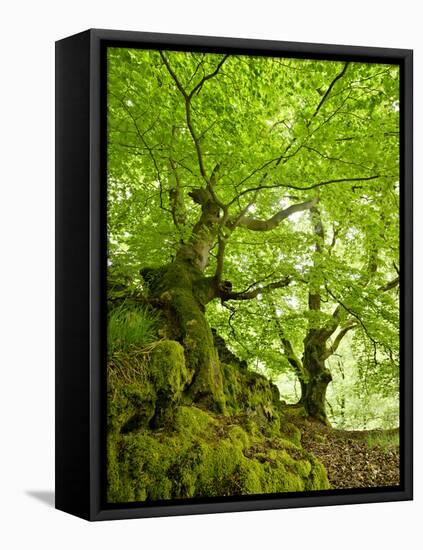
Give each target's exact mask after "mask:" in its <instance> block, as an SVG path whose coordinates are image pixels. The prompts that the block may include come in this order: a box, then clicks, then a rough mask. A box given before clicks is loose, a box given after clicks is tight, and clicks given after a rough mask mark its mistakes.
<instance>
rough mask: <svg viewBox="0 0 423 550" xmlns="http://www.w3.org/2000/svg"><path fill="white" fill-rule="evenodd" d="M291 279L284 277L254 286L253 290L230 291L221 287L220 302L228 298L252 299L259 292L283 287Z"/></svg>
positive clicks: (262, 292)
mask: <svg viewBox="0 0 423 550" xmlns="http://www.w3.org/2000/svg"><path fill="white" fill-rule="evenodd" d="M291 281H292V279H291V278H290V277H284V278H283V279H281V280H280V281H276V282H274V283H269V284H268V285H266V286H263V287H258V288H255V289H254V290H250V291H243V292H232V291H226V290H223V289H222V290H220V294H219V296H220V298H221V299H222V302H226V301H228V300H252V299H254V298H256V297H257V296H258V295H259V294H264V293H267V292H270V291H272V290H275V289H277V288H284V287H286V286H288V285H289V283H290V282H291Z"/></svg>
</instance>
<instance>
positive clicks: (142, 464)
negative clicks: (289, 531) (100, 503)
mask: <svg viewBox="0 0 423 550" xmlns="http://www.w3.org/2000/svg"><path fill="white" fill-rule="evenodd" d="M109 465H110V466H109V486H108V498H109V500H110V501H112V502H123V501H129V502H130V501H145V500H166V499H171V498H172V499H177V498H190V497H210V496H211V497H213V496H216V497H219V496H233V495H251V494H262V493H283V492H295V491H304V490H315V489H326V488H328V487H329V483H328V480H327V476H326V472H325V470H324V468H323V466H322V465H321V464H320V463H319V462H318V461H317V460H316V459H315V458H314V457H313V456H311V455H309V454H308V453H306V452H305V451H304V450H303V449H302V448H301V447H300V446H299V445H298V444H297V443H296V442H295V441H293V440H289V439H284V437H282V436H279V437H274V438H270V439H269V438H267V437H265V436H263V435H260V434H258V433H253V434H252V433H248V432H247V431H246V430H245V429H244V428H243V427H242V425H241V422H240V419H238V418H237V417H236V416H231V417H228V416H216V415H213V414H211V413H209V412H206V411H204V410H201V409H199V408H197V407H195V406H179V407H178V408H177V410H176V412H175V422H174V429H173V430H171V431H170V430H169V431H162V430H158V431H151V430H144V431H142V430H141V431H136V432H133V433H125V434H120V436H119V437H117V438H115V439H114V441H113V444H112V445H110V447H109Z"/></svg>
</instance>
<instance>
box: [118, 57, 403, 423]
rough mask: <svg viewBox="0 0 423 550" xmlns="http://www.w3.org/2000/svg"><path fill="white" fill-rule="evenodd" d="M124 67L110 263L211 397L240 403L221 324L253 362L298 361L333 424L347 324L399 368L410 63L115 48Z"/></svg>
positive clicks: (308, 402)
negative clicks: (220, 346) (405, 92)
mask: <svg viewBox="0 0 423 550" xmlns="http://www.w3.org/2000/svg"><path fill="white" fill-rule="evenodd" d="M108 63H109V81H108V113H109V115H108V153H109V154H108V159H109V160H108V189H109V266H110V273H120V274H121V275H122V276H124V277H126V280H127V281H130V284H133V285H137V284H138V285H141V286H142V287H143V288H144V289H145V291H146V292H147V291H148V293H149V300H150V302H151V304H153V305H154V304H156V305H157V307H160V309H161V310H162V311H163V312H165V315H166V316H167V318H168V327H169V328H168V330H169V337H171V338H173V339H176V340H178V341H180V342H181V343H182V344H183V346H184V350H185V355H186V360H187V365H188V366H189V368H190V369H191V371H192V382H191V385H190V389H189V393H190V395H191V396H192V399H193V400H194V401H195V402H198V403H202V404H204V405H205V406H207V407H212V408H214V409H216V410H224V398H223V389H222V388H223V384H224V380H223V379H222V372H221V369H220V364H219V359H218V355H217V351H216V349H215V346H214V341H213V334H212V331H211V328H210V319H211V320H212V321H211V322H212V323H213V325H214V326H215V327H216V328H217V329H218V331H219V332H220V333H223V334H224V335H225V338H226V340H227V344H228V346H229V347H232V348H233V349H234V350H235V351H236V352H237V353H238V354H240V355H244V358H245V359H247V361H251V362H252V363H254V364H260V365H261V366H264V367H265V368H266V367H268V368H270V369H272V368H274V365H273V367H272V362H274V363H275V364H280V365H282V367H281V368H282V370H283V368H286V366H287V365H288V368H291V369H293V371H294V372H295V373H296V375H297V376H298V380H299V381H300V385H301V397H300V404H301V405H302V406H303V407H304V410H305V411H306V413H307V414H308V415H310V416H311V417H314V418H316V419H319V420H321V421H323V422H327V415H326V389H327V386H328V384H329V382H330V381H331V372H330V370H329V368H328V366H327V360H328V358H329V357H330V356H332V355H333V354H335V353H336V352H337V350H339V347H340V345H341V344H342V341H345V337H346V335H347V334H349V335H350V337H351V335H352V334H353V333H354V339H355V340H354V342H355V344H354V345H355V348H354V349H355V350H356V351H355V353H356V354H357V357H358V356H359V355H360V356H361V357H364V356H365V357H366V360H367V361H368V362H369V364H372V365H373V367H374V369H385V370H384V372H388V371H389V372H391V371H394V370H395V369H396V368H397V366H398V357H397V356H398V341H397V335H396V331H397V326H398V325H397V323H398V319H397V317H398V292H397V290H398V283H399V267H398V266H399V262H398V227H397V226H398V210H399V193H398V186H399V184H398V179H399V176H398V172H399V169H398V157H399V155H398V143H399V132H398V130H399V103H398V94H399V91H398V70H397V68H396V67H394V66H390V65H377V64H363V63H345V62H341V61H336V62H335V61H312V62H311V61H307V60H296V59H279V58H264V57H246V56H234V55H223V54H208V53H207V54H206V53H201V52H199V53H182V52H168V51H160V52H159V51H146V50H128V49H125V50H120V49H117V48H115V49H110V50H109V59H108ZM122 220H126V222H125V224H123V221H122ZM127 220H130V221H129V222H128V221H127ZM357 350H358V351H357ZM281 358H282V362H281ZM283 365H285V367H283Z"/></svg>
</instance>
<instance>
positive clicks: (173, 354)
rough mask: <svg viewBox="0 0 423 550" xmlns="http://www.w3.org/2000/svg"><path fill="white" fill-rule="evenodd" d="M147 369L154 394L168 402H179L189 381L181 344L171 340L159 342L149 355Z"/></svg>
mask: <svg viewBox="0 0 423 550" xmlns="http://www.w3.org/2000/svg"><path fill="white" fill-rule="evenodd" d="M148 368H149V373H150V376H151V379H152V381H153V384H154V387H155V390H156V392H157V393H161V394H162V395H164V396H165V397H166V398H167V399H168V400H169V401H173V402H179V400H180V398H181V395H182V391H183V389H184V387H185V384H186V383H187V381H188V380H189V373H188V370H187V368H186V366H185V356H184V348H183V347H182V346H181V344H179V343H178V342H174V341H172V340H163V341H161V342H159V344H158V345H157V346H156V347H155V348H154V349H153V351H152V353H151V356H150V361H149V365H148Z"/></svg>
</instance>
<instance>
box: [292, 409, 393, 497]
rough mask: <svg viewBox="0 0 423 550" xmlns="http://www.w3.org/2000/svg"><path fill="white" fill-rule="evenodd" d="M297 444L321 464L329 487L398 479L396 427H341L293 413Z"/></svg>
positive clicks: (373, 484)
mask: <svg viewBox="0 0 423 550" xmlns="http://www.w3.org/2000/svg"><path fill="white" fill-rule="evenodd" d="M291 421H292V423H293V424H295V425H296V426H297V427H298V428H299V429H300V431H301V434H302V437H301V444H302V446H303V447H304V449H306V450H307V451H309V452H311V453H312V454H314V455H315V456H316V457H317V458H318V459H319V460H320V461H321V462H322V464H323V465H324V466H325V468H326V471H327V474H328V478H329V481H330V483H331V486H332V488H333V489H347V488H357V487H383V486H395V485H399V483H400V470H399V455H400V453H399V431H398V430H368V431H345V430H338V429H334V428H331V427H329V426H324V425H323V424H321V423H320V422H315V421H309V420H305V419H303V418H299V417H293V418H292V419H291Z"/></svg>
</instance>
